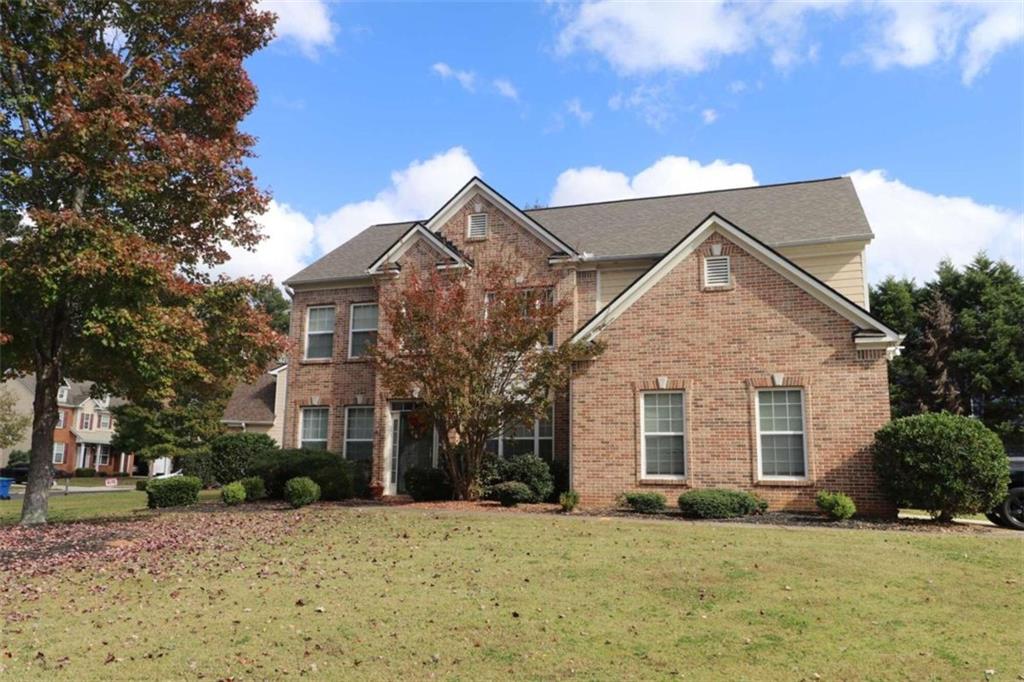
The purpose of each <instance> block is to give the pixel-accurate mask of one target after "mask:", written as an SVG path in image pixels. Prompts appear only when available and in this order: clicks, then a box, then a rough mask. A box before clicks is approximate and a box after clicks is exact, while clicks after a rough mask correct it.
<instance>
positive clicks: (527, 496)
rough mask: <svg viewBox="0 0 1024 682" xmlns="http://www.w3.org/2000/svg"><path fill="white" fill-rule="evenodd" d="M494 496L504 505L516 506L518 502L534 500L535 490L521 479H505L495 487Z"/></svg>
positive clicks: (524, 502)
mask: <svg viewBox="0 0 1024 682" xmlns="http://www.w3.org/2000/svg"><path fill="white" fill-rule="evenodd" d="M493 493H494V498H495V499H496V500H498V503H499V504H501V506H502V507H514V506H516V505H517V504H529V503H530V502H533V499H534V492H533V491H532V490H530V486H528V485H526V484H525V483H522V482H520V481H504V482H503V483H498V484H497V485H495V486H494V489H493Z"/></svg>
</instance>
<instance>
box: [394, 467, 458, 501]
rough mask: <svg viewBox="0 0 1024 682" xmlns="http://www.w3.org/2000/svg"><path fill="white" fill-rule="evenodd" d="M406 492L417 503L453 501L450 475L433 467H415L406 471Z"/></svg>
mask: <svg viewBox="0 0 1024 682" xmlns="http://www.w3.org/2000/svg"><path fill="white" fill-rule="evenodd" d="M405 490H406V492H408V493H409V496H410V497H412V499H414V500H416V501H417V502H431V501H433V500H450V499H452V484H451V483H450V482H449V481H448V475H447V474H445V472H444V471H442V470H441V469H435V468H433V467H413V468H411V469H409V470H408V471H406V472H405Z"/></svg>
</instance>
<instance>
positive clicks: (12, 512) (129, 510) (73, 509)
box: [0, 490, 220, 524]
mask: <svg viewBox="0 0 1024 682" xmlns="http://www.w3.org/2000/svg"><path fill="white" fill-rule="evenodd" d="M216 499H220V491H219V490H203V491H202V492H200V493H199V501H200V502H203V501H208V500H216ZM21 502H22V501H21V500H0V524H5V523H17V522H18V520H19V519H20V518H21ZM148 513H150V512H149V510H148V509H147V508H146V493H144V492H138V491H135V490H132V491H130V492H129V491H124V492H116V493H78V494H71V495H64V494H62V493H61V492H60V491H56V490H53V491H51V492H50V517H49V518H50V522H61V521H84V520H88V519H102V518H109V517H122V516H124V517H128V516H139V515H140V514H148Z"/></svg>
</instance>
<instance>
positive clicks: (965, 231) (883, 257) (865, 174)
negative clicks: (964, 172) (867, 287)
mask: <svg viewBox="0 0 1024 682" xmlns="http://www.w3.org/2000/svg"><path fill="white" fill-rule="evenodd" d="M850 177H852V178H853V183H854V185H855V186H856V188H857V194H858V195H859V196H860V199H861V203H862V204H863V205H864V212H865V213H866V214H867V216H868V222H869V223H871V228H872V231H874V233H875V239H874V241H872V242H871V245H870V246H869V247H868V256H867V262H868V279H869V280H870V281H871V282H877V281H879V280H881V279H883V278H885V277H886V276H887V275H894V276H897V277H914V278H915V279H917V280H918V281H919V282H924V281H927V280H929V279H931V278H932V276H933V275H934V273H935V266H936V265H938V263H939V261H940V260H942V259H943V258H949V259H950V260H952V261H953V263H954V264H956V265H964V264H965V263H967V262H968V261H970V260H971V259H972V258H973V257H974V255H975V254H976V253H977V252H978V251H981V250H985V251H987V252H988V255H989V256H990V257H991V258H996V259H998V258H1005V259H1006V260H1008V261H1009V262H1011V263H1013V264H1015V265H1016V266H1017V267H1019V268H1022V269H1024V251H1022V249H1024V214H1021V213H1016V212H1014V211H1011V210H1008V209H1005V208H1001V207H998V206H986V205H984V204H979V203H977V202H976V201H974V200H973V199H971V198H970V197H962V196H961V197H950V196H945V195H942V194H929V193H928V192H924V191H922V190H919V189H915V188H913V187H909V186H907V185H905V184H903V183H902V182H900V181H899V180H895V179H889V178H888V177H887V176H886V173H885V171H882V170H870V171H863V170H856V171H854V172H852V173H850Z"/></svg>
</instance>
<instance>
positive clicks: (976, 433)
mask: <svg viewBox="0 0 1024 682" xmlns="http://www.w3.org/2000/svg"><path fill="white" fill-rule="evenodd" d="M871 449H872V452H873V454H874V458H875V471H876V472H877V474H878V484H879V485H880V486H881V487H882V490H883V491H885V493H886V494H887V495H888V496H889V498H890V499H891V500H892V501H893V502H895V503H896V505H897V506H900V507H914V508H917V509H925V510H927V511H928V512H930V513H931V514H932V515H933V516H935V517H936V518H939V519H941V520H943V521H949V520H952V518H953V516H955V515H957V514H976V513H979V512H987V511H989V510H991V509H992V508H994V507H995V506H996V505H997V504H998V503H1000V502H1002V500H1003V498H1005V497H1006V490H1007V488H1008V487H1009V484H1010V461H1009V459H1008V458H1007V456H1006V451H1005V450H1004V448H1003V444H1002V442H1001V441H1000V440H999V437H998V436H997V435H996V434H995V433H993V432H992V431H990V430H989V429H988V428H986V427H985V425H984V424H982V423H981V422H980V421H978V420H976V419H971V418H969V417H962V416H959V415H953V414H949V413H948V412H938V413H934V412H933V413H929V414H919V415H915V416H913V417H903V418H901V419H895V420H893V421H891V422H889V423H888V424H886V425H885V426H883V427H882V428H881V429H879V430H878V432H877V433H875V442H874V444H873V445H872V448H871Z"/></svg>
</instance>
